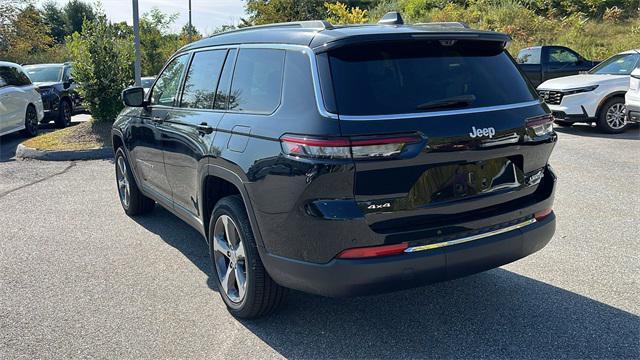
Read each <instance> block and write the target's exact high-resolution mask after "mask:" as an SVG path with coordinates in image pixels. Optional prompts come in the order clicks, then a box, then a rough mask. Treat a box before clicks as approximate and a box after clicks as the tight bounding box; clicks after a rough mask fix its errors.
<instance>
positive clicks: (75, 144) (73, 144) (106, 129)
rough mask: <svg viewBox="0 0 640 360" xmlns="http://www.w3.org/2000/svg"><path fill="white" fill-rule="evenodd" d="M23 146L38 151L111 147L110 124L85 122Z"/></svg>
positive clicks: (30, 140)
mask: <svg viewBox="0 0 640 360" xmlns="http://www.w3.org/2000/svg"><path fill="white" fill-rule="evenodd" d="M23 145H25V146H28V147H30V148H34V149H38V150H48V151H64V150H67V151H76V150H91V149H99V148H103V147H110V146H111V123H109V122H97V121H93V120H91V121H87V122H82V123H80V124H78V125H75V126H71V127H68V128H65V129H60V130H56V131H53V132H50V133H46V134H42V135H39V136H36V137H34V138H31V139H29V140H27V141H25V142H23Z"/></svg>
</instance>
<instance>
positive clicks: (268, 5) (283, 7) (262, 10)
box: [245, 0, 325, 25]
mask: <svg viewBox="0 0 640 360" xmlns="http://www.w3.org/2000/svg"><path fill="white" fill-rule="evenodd" d="M323 4H324V1H323V0H247V3H246V5H245V10H246V12H247V14H249V21H250V22H251V23H252V24H254V25H261V24H270V23H279V22H289V21H302V20H316V19H322V18H324V14H325V10H324V5H323Z"/></svg>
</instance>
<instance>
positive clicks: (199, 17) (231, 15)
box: [36, 0, 245, 34]
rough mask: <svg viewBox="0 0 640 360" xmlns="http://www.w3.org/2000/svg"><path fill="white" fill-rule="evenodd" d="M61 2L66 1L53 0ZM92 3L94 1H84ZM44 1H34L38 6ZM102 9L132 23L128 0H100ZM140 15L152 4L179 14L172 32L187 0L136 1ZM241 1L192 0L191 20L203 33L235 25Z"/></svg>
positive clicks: (183, 20)
mask: <svg viewBox="0 0 640 360" xmlns="http://www.w3.org/2000/svg"><path fill="white" fill-rule="evenodd" d="M54 1H56V2H57V3H59V4H61V5H64V4H66V3H67V1H68V0H54ZM85 1H86V2H88V3H94V2H95V1H94V0H85ZM44 2H46V0H37V1H36V3H37V4H39V5H41V4H42V3H44ZM100 3H102V8H103V9H104V12H105V13H106V14H107V16H108V17H109V19H111V20H112V21H114V22H119V21H126V22H127V23H129V24H131V23H132V15H131V3H132V1H131V0H101V1H100ZM138 6H139V7H140V15H141V16H142V14H143V13H144V12H146V11H149V10H151V9H152V8H154V7H157V8H158V9H160V10H162V11H163V12H165V13H169V14H172V13H177V14H179V17H178V19H177V20H176V23H175V24H174V29H173V30H175V31H177V30H179V29H180V28H182V26H183V25H184V24H186V23H187V22H188V21H189V20H188V19H189V0H138ZM244 16H245V15H244V2H243V1H242V0H191V21H193V25H194V26H195V27H196V28H197V29H198V30H199V31H200V32H201V33H203V34H208V33H211V32H212V31H213V30H214V29H215V28H217V27H219V26H221V25H225V24H237V23H238V21H239V20H240V18H241V17H244Z"/></svg>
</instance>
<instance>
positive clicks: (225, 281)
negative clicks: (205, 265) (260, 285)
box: [220, 263, 235, 295]
mask: <svg viewBox="0 0 640 360" xmlns="http://www.w3.org/2000/svg"><path fill="white" fill-rule="evenodd" d="M232 276H233V269H232V268H231V263H229V264H228V265H227V272H225V274H224V277H223V278H222V279H221V280H220V285H222V290H224V292H225V293H226V294H227V295H228V294H229V282H230V281H231V280H233V279H231V277H232ZM233 281H235V280H233Z"/></svg>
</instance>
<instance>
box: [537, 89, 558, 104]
mask: <svg viewBox="0 0 640 360" xmlns="http://www.w3.org/2000/svg"><path fill="white" fill-rule="evenodd" d="M538 94H540V97H541V98H542V100H544V102H546V103H547V104H550V105H560V103H561V102H562V95H563V94H562V93H561V92H560V91H549V90H540V91H538Z"/></svg>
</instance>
